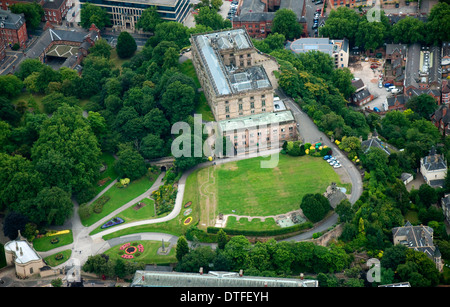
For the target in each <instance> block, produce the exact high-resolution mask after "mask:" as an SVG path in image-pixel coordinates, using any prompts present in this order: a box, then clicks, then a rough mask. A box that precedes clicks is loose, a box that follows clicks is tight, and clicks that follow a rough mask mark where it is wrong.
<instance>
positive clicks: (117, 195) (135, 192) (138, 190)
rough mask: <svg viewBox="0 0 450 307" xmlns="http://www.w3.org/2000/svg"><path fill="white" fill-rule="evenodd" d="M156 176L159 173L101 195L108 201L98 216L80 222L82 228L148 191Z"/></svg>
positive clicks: (111, 189) (94, 215)
mask: <svg viewBox="0 0 450 307" xmlns="http://www.w3.org/2000/svg"><path fill="white" fill-rule="evenodd" d="M158 175H159V172H158V173H153V174H152V175H151V176H147V175H146V176H144V177H142V178H140V179H137V180H134V181H132V182H131V183H130V184H129V185H128V186H127V187H126V188H118V187H116V186H113V187H111V188H110V189H109V190H108V191H106V192H105V193H104V194H103V195H104V196H108V197H110V199H109V201H108V202H106V204H105V205H104V206H103V210H102V212H100V213H98V214H97V213H92V214H91V216H89V217H88V218H87V219H84V220H82V221H81V222H82V224H83V226H90V225H92V224H94V223H95V222H97V221H98V220H100V219H102V218H103V217H105V216H107V215H108V214H110V213H111V212H113V211H114V210H116V209H118V208H120V207H121V206H123V205H125V204H126V203H128V202H129V201H131V200H133V199H134V198H136V197H138V196H139V195H141V194H142V193H144V192H145V191H147V190H148V189H150V188H151V186H152V185H153V183H154V182H155V181H156V178H158ZM93 204H94V203H92V204H91V206H92V205H93Z"/></svg>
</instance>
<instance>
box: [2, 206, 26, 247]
mask: <svg viewBox="0 0 450 307" xmlns="http://www.w3.org/2000/svg"><path fill="white" fill-rule="evenodd" d="M27 223H28V218H27V217H26V216H25V215H23V214H20V213H18V212H14V211H10V212H9V213H8V214H7V215H6V216H5V220H4V221H3V234H4V235H5V236H6V237H8V238H9V239H11V240H15V239H16V238H17V236H18V235H19V232H18V231H19V230H20V231H21V232H22V231H24V230H25V225H26V224H27Z"/></svg>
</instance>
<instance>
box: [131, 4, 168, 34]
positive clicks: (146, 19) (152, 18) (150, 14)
mask: <svg viewBox="0 0 450 307" xmlns="http://www.w3.org/2000/svg"><path fill="white" fill-rule="evenodd" d="M162 21H163V20H162V19H161V16H159V13H158V12H157V11H156V6H152V7H149V8H147V9H145V10H144V11H143V12H142V14H141V17H140V18H139V20H138V22H137V27H138V28H140V29H142V30H144V31H145V32H153V31H155V29H156V26H157V25H158V24H160V23H161V22H162Z"/></svg>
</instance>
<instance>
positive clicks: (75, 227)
mask: <svg viewBox="0 0 450 307" xmlns="http://www.w3.org/2000/svg"><path fill="white" fill-rule="evenodd" d="M278 94H279V95H280V97H281V98H282V99H283V100H284V101H285V103H286V105H287V107H288V108H290V109H291V110H292V112H293V114H294V117H295V119H296V121H297V123H299V130H300V131H301V133H302V134H301V136H302V137H303V141H304V142H310V143H312V142H317V141H319V140H320V141H322V142H323V143H324V144H326V145H327V146H329V147H330V148H332V150H333V155H334V156H336V157H337V158H338V159H339V161H340V162H341V164H342V168H343V169H344V170H345V171H346V172H347V175H348V177H349V178H350V180H351V183H352V193H351V196H350V199H349V200H350V202H351V203H352V204H353V203H355V202H356V201H357V200H358V199H359V197H360V195H361V193H362V180H361V176H360V174H359V172H358V170H357V169H356V167H355V166H354V165H353V163H352V162H350V161H349V160H348V159H347V158H346V156H345V155H343V154H342V153H341V151H340V150H339V148H338V147H337V146H336V145H335V144H334V143H332V142H331V141H330V140H329V139H328V138H327V137H326V136H325V134H324V133H322V132H321V131H319V129H318V128H317V126H316V125H315V124H314V123H313V121H312V120H311V119H310V118H309V117H308V116H307V115H306V114H305V113H304V112H302V111H301V110H300V108H299V107H298V105H297V104H296V103H294V102H293V101H292V100H291V99H290V98H288V97H285V96H284V95H283V93H278ZM279 151H280V150H279V149H271V150H267V151H264V152H261V153H259V154H258V153H251V154H246V155H239V156H234V157H230V158H225V159H218V160H215V161H214V162H209V161H208V162H204V163H201V164H199V165H197V166H195V167H194V168H192V169H190V170H188V171H186V172H185V173H184V174H183V175H182V176H181V178H180V180H179V182H178V193H177V197H176V200H175V205H174V209H173V210H172V212H171V213H170V214H169V215H167V216H165V217H161V218H157V219H150V220H142V221H136V222H132V223H126V224H121V225H117V226H115V227H114V228H110V229H107V230H104V231H102V232H100V233H97V234H94V235H92V236H90V235H89V233H90V232H91V231H92V230H94V229H96V228H97V227H99V226H100V225H102V224H103V223H105V222H106V221H108V220H110V219H111V218H113V217H114V216H116V215H117V214H119V213H120V212H121V211H123V210H125V209H127V208H129V207H130V206H132V205H134V204H136V203H137V202H138V201H140V200H142V199H143V198H146V197H148V196H150V194H151V193H152V192H153V191H155V190H157V189H158V188H159V186H160V185H161V184H163V182H162V179H163V178H164V175H165V173H164V172H163V173H162V174H160V176H159V177H158V178H157V180H156V181H155V183H154V184H153V185H152V187H151V188H150V189H149V190H147V191H146V192H145V193H143V194H142V195H140V196H138V197H136V198H135V199H133V200H132V201H130V202H128V203H127V204H125V205H124V206H122V207H121V208H119V209H117V210H116V211H114V212H112V213H111V214H109V215H108V216H106V217H104V218H103V219H101V220H100V221H98V222H96V223H95V224H93V225H92V226H89V227H84V226H83V225H82V224H81V221H80V219H79V216H78V213H77V209H78V204H76V202H74V203H75V206H74V214H73V217H72V219H71V220H70V221H69V223H68V224H69V225H67V224H66V225H65V226H69V227H70V228H71V229H72V232H73V236H74V243H73V244H70V245H66V246H62V247H59V248H57V249H53V250H51V251H48V252H41V253H40V254H41V255H42V256H43V257H45V256H47V255H51V254H55V253H57V252H59V251H62V250H66V249H70V248H71V249H72V258H71V260H74V261H76V263H80V264H83V263H84V262H85V261H86V260H87V258H88V257H89V256H92V255H96V254H98V253H102V252H104V251H106V250H108V249H109V248H110V247H112V246H115V245H118V244H123V243H125V242H129V241H130V240H156V241H161V240H162V239H164V241H165V242H171V243H173V242H176V241H177V239H178V237H176V236H172V235H168V234H163V233H140V234H133V235H127V236H123V237H119V238H114V239H111V240H107V241H105V240H103V239H102V237H103V236H104V235H107V234H110V233H113V232H116V231H118V230H122V229H126V228H128V227H133V226H140V225H150V224H155V223H161V222H165V221H169V220H171V219H173V218H176V217H177V216H178V214H179V213H180V211H181V209H182V206H183V196H184V189H185V185H186V179H187V177H188V176H189V175H190V174H191V173H192V172H193V171H195V170H197V169H200V168H204V167H207V166H211V165H213V163H215V164H223V163H228V162H232V161H237V160H242V159H249V158H253V157H257V156H267V157H268V156H269V155H272V154H279ZM267 160H268V159H267ZM112 186H113V185H112V184H110V185H109V186H108V188H110V187H112ZM106 190H107V189H105V190H104V191H103V193H104V192H106ZM337 221H338V215H337V214H336V213H334V214H333V215H331V216H330V217H329V218H328V219H327V220H325V221H323V222H322V223H321V224H320V225H319V226H317V227H316V228H315V229H312V230H310V231H307V232H305V233H302V234H300V235H297V236H294V237H290V238H288V239H285V240H294V241H301V240H305V239H310V238H312V235H313V233H316V232H323V231H326V230H327V229H328V228H329V227H331V226H333V225H335V224H336V223H337ZM66 229H67V228H66ZM61 266H64V264H62V265H61Z"/></svg>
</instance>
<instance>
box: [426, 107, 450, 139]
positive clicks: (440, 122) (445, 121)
mask: <svg viewBox="0 0 450 307" xmlns="http://www.w3.org/2000/svg"><path fill="white" fill-rule="evenodd" d="M430 120H431V122H432V123H433V125H435V126H436V127H437V128H438V129H439V132H440V133H441V134H442V135H443V136H447V135H449V134H450V111H449V105H448V104H443V105H441V106H440V107H439V108H438V109H437V110H436V111H434V113H433V114H432V115H431V118H430Z"/></svg>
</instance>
